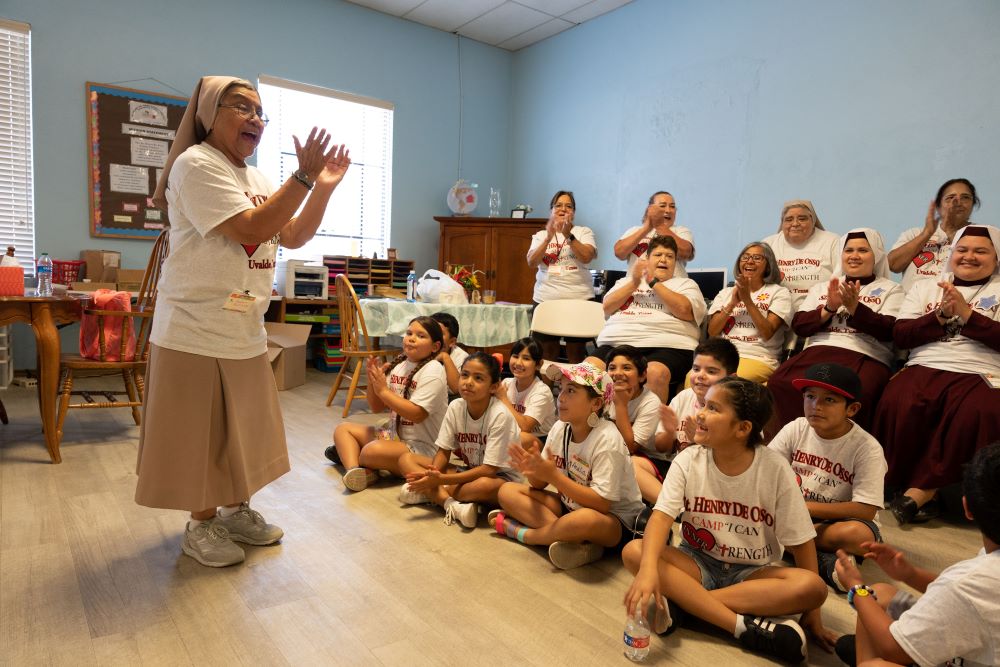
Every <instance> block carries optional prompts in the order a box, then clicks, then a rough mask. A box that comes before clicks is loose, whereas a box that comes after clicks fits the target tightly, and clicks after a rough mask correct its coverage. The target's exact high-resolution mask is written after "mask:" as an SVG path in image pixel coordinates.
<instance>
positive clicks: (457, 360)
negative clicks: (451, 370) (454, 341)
mask: <svg viewBox="0 0 1000 667" xmlns="http://www.w3.org/2000/svg"><path fill="white" fill-rule="evenodd" d="M448 356H449V357H451V363H453V364H455V368H457V369H458V370H462V364H464V363H465V360H466V359H468V358H469V353H468V352H466V351H465V350H464V349H462V348H461V347H459V346H458V345H456V346H455V347H453V348H451V352H449V353H448Z"/></svg>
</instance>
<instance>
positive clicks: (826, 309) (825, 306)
mask: <svg viewBox="0 0 1000 667" xmlns="http://www.w3.org/2000/svg"><path fill="white" fill-rule="evenodd" d="M823 310H825V311H826V312H828V313H830V314H831V315H836V314H837V311H835V310H831V309H830V306H829V305H828V304H825V303H824V304H823Z"/></svg>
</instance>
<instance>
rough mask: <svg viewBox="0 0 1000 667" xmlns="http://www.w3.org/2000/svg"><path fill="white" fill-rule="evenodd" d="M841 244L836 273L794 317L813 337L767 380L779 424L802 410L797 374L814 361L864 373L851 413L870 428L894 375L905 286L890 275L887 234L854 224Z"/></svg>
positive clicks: (799, 330)
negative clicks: (896, 330)
mask: <svg viewBox="0 0 1000 667" xmlns="http://www.w3.org/2000/svg"><path fill="white" fill-rule="evenodd" d="M838 245H839V246H840V247H841V248H842V249H843V252H842V253H841V259H840V267H839V268H838V270H837V275H836V276H834V277H833V278H831V279H830V281H829V282H828V283H817V284H815V285H813V287H812V289H810V290H809V295H808V296H806V299H805V301H803V302H802V304H801V305H800V306H799V311H798V312H797V313H795V317H794V318H792V330H793V331H795V333H796V334H797V335H798V336H799V338H808V339H809V342H808V343H807V344H806V347H805V350H803V351H802V352H801V353H799V354H796V355H795V356H794V357H792V358H791V359H789V360H788V361H786V362H785V363H783V364H782V365H781V368H779V369H778V370H777V371H775V373H774V375H772V376H771V379H770V380H768V381H767V387H768V389H770V390H771V394H772V395H773V396H774V402H775V405H776V407H777V417H778V422H779V424H778V425H779V426H784V425H785V424H788V423H790V422H792V421H794V420H795V419H798V418H799V417H802V416H803V412H802V409H803V408H802V392H801V391H800V390H798V389H796V388H795V387H793V386H792V380H795V379H796V378H801V377H802V376H803V374H804V373H805V371H806V369H807V368H809V367H810V366H812V365H813V364H819V363H835V364H840V365H841V366H846V367H847V368H849V369H851V370H852V371H854V372H855V373H857V375H858V377H860V378H861V395H860V396H858V401H859V402H860V403H861V409H860V410H858V412H857V414H855V415H854V417H853V418H852V419H853V421H854V422H855V423H857V424H858V425H859V426H860V427H861V428H863V429H865V430H866V431H867V430H870V429H871V422H872V417H873V416H874V415H875V406H876V404H877V403H878V398H879V396H881V395H882V390H883V389H885V385H886V383H887V382H889V377H890V376H891V375H892V372H891V370H890V368H889V366H890V364H891V363H892V358H893V354H894V352H895V351H894V349H893V346H892V328H893V325H894V324H895V323H896V312H897V311H898V310H899V306H900V304H902V303H903V289H902V288H901V287H900V286H899V285H898V284H897V283H895V282H893V281H892V280H890V278H889V265H888V263H887V262H886V258H885V246H884V245H883V243H882V235H881V234H879V233H878V232H877V231H875V230H874V229H867V228H858V229H852V230H851V231H849V232H848V233H847V234H845V235H844V236H842V237H841V239H840V243H839V244H838Z"/></svg>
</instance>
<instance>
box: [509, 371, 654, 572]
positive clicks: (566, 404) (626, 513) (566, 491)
mask: <svg viewBox="0 0 1000 667" xmlns="http://www.w3.org/2000/svg"><path fill="white" fill-rule="evenodd" d="M548 372H549V374H550V377H552V378H553V379H554V378H556V377H561V378H562V390H561V391H560V392H559V399H558V401H557V404H558V406H559V421H557V422H556V423H555V425H554V426H553V427H552V430H550V431H549V435H548V437H547V438H546V441H545V448H544V449H543V450H542V451H541V452H539V451H538V449H535V448H531V449H525V448H523V447H521V446H520V445H511V447H510V456H511V461H512V463H513V464H514V467H515V468H516V469H518V470H520V471H521V472H522V473H523V474H524V475H525V477H527V480H528V483H527V484H517V483H513V482H510V483H507V484H504V485H503V486H502V487H500V493H499V500H500V507H501V508H502V510H494V511H493V512H490V516H489V518H490V524H491V525H492V526H494V527H495V528H496V530H497V532H498V533H499V534H501V535H506V536H507V537H510V538H514V539H516V540H517V541H518V542H522V543H524V544H538V545H546V544H547V545H549V560H551V561H552V564H553V565H555V566H556V567H558V568H560V569H563V570H568V569H571V568H575V567H580V566H581V565H586V564H587V563H591V562H593V561H595V560H597V559H599V558H600V557H601V555H602V553H603V551H604V547H614V546H617V545H618V544H619V543H621V541H622V538H623V536H625V538H626V539H630V538H631V537H632V527H633V526H634V525H635V520H636V517H637V516H638V515H639V512H640V510H641V509H642V497H641V495H640V494H639V487H638V486H637V485H636V483H635V475H634V474H633V473H632V465H631V464H630V462H629V455H628V450H627V449H626V448H625V443H624V442H622V436H621V434H620V433H619V432H618V429H617V428H615V425H614V424H612V423H611V422H609V421H607V420H605V419H601V418H600V417H599V415H600V413H601V411H602V410H603V409H604V407H605V406H606V405H607V404H608V403H610V402H611V397H612V394H613V393H614V387H613V386H612V383H611V378H610V377H609V376H608V375H607V374H606V373H605V372H603V371H602V370H600V369H599V368H597V367H595V366H593V365H591V364H589V363H586V362H584V363H580V364H576V365H574V366H569V367H561V366H551V367H550V369H549V371H548ZM548 485H552V487H554V489H555V491H554V492H553V491H549V490H547V489H546V488H545V487H546V486H548Z"/></svg>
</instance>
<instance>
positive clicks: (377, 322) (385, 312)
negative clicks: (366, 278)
mask: <svg viewBox="0 0 1000 667" xmlns="http://www.w3.org/2000/svg"><path fill="white" fill-rule="evenodd" d="M360 301H361V312H362V313H363V314H364V316H365V325H366V326H367V327H368V335H369V336H379V337H381V336H402V335H403V333H405V332H406V325H408V324H409V323H410V320H412V319H413V318H414V317H417V316H419V315H430V314H432V313H437V312H441V311H444V312H447V313H451V314H452V315H454V316H455V319H457V320H458V325H459V335H458V341H459V342H460V343H462V344H463V345H471V346H473V347H492V346H494V345H506V344H508V343H513V342H514V341H516V340H519V339H521V338H524V337H526V336H527V335H528V333H529V331H530V330H531V316H530V314H529V313H530V312H531V306H530V305H528V304H501V303H497V304H492V305H485V304H466V305H452V304H440V303H422V302H416V303H410V302H408V301H401V300H398V299H361V300H360Z"/></svg>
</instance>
